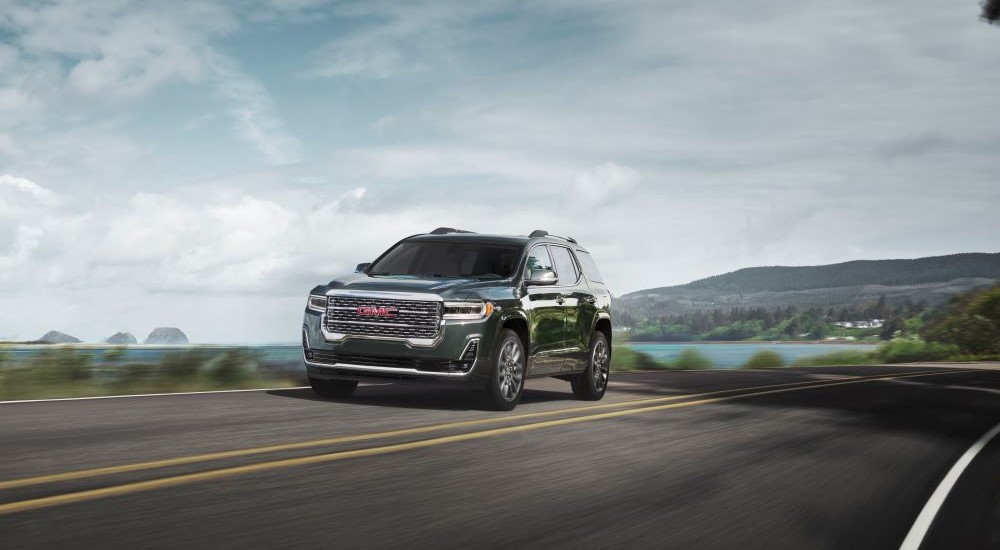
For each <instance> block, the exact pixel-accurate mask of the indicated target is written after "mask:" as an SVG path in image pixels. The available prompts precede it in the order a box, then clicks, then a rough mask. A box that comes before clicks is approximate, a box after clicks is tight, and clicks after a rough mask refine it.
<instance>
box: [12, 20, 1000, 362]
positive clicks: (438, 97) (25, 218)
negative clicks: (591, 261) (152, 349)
mask: <svg viewBox="0 0 1000 550" xmlns="http://www.w3.org/2000/svg"><path fill="white" fill-rule="evenodd" d="M978 13H979V6H978V3H977V2H975V1H974V0H944V1H940V2H913V1H911V0H885V1H882V2H871V1H869V0H845V1H841V2H822V1H813V2H795V3H792V2H788V1H787V0H757V1H751V2H745V1H736V0H720V1H717V2H698V1H692V0H685V1H673V0H650V1H602V0H557V1H549V2H520V1H505V0H482V1H476V2H468V1H465V0H443V1H434V2H411V1H407V2H381V1H378V0H363V1H359V2H324V1H313V0H292V1H285V2H278V1H273V2H266V1H263V0H257V1H255V2H251V1H245V2H221V1H220V2H211V1H199V2H188V1H170V2H167V1H163V2H123V1H118V0H96V1H89V0H70V1H61V0H55V1H52V0H48V1H45V2H22V1H18V0H0V336H3V337H9V338H21V339H29V338H37V337H38V336H40V335H41V334H42V333H43V332H45V331H47V330H50V329H57V330H62V331H65V332H68V333H71V334H74V335H76V336H78V337H80V338H82V339H84V340H88V341H97V340H100V339H102V338H104V337H106V336H108V335H109V334H111V333H113V332H116V331H119V330H121V331H132V332H134V333H135V334H136V335H137V336H138V337H139V338H140V339H142V338H143V337H144V336H145V335H146V334H147V333H148V332H149V331H150V330H151V329H152V328H153V327H155V326H163V325H173V326H178V327H181V328H182V329H183V330H185V331H186V332H187V333H188V334H189V336H190V337H191V339H192V340H194V341H199V342H276V341H294V340H295V338H296V334H297V330H298V329H297V327H298V326H299V322H300V315H301V310H302V307H303V301H304V298H305V293H306V292H307V291H308V289H309V288H310V287H311V286H312V285H313V284H316V283H318V282H323V281H326V280H328V279H329V278H331V277H332V276H334V275H336V274H339V273H342V272H345V271H349V270H350V269H351V267H352V266H353V265H354V264H355V263H358V262H361V261H366V260H370V259H371V258H372V257H374V256H375V255H376V254H377V253H379V252H380V251H381V250H382V249H384V248H385V247H386V246H388V245H389V244H391V243H392V242H394V241H395V240H397V239H398V238H400V237H403V236H406V235H409V234H412V233H417V232H423V231H427V230H429V229H431V228H434V227H437V226H441V225H449V226H456V227H462V228H468V229H472V230H476V231H482V232H499V233H514V234H524V233H527V232H529V231H531V230H532V229H535V228H544V229H548V230H549V231H552V232H554V233H559V234H568V235H572V236H574V237H577V238H578V239H579V240H580V241H581V242H582V243H583V244H584V245H586V246H588V247H589V248H590V249H591V250H592V251H593V252H594V254H595V256H596V257H597V259H598V261H599V263H600V264H601V267H602V269H603V271H605V274H606V276H607V277H608V279H609V280H610V281H611V282H612V285H613V288H614V290H616V291H617V293H619V294H622V293H625V292H629V291H633V290H638V289H641V288H646V287H651V286H663V285H668V284H678V283H684V282H688V281H690V280H693V279H697V278H700V277H704V276H709V275H714V274H718V273H722V272H726V271H731V270H733V269H737V268H740V267H746V266H753V265H774V264H792V265H796V264H799V265H801V264H818V263H830V262H837V261H844V260H850V259H859V258H908V257H918V256H924V255H933V254H944V253H953V252H965V251H997V250H998V249H1000V243H998V239H997V237H998V235H1000V216H998V215H997V207H998V206H1000V184H998V175H997V163H996V159H997V155H998V150H1000V125H998V124H997V123H996V119H995V116H996V113H997V112H998V110H1000V109H998V108H1000V95H998V94H997V90H998V89H1000V71H997V70H996V69H997V56H996V52H997V51H998V48H1000V30H998V29H997V28H993V27H989V26H987V25H985V24H983V23H981V22H979V21H978V20H977V15H978Z"/></svg>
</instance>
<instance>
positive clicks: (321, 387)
mask: <svg viewBox="0 0 1000 550" xmlns="http://www.w3.org/2000/svg"><path fill="white" fill-rule="evenodd" d="M309 385H310V386H312V389H313V393H315V394H316V395H318V396H320V397H325V398H344V397H350V396H351V394H353V393H354V390H355V388H357V387H358V381H357V380H320V379H319V378H312V377H309Z"/></svg>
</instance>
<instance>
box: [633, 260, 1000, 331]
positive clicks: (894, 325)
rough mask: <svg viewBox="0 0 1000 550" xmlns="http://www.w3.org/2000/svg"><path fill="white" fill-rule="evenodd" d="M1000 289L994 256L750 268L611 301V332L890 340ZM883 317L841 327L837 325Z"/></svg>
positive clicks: (999, 264) (999, 271) (999, 268)
mask: <svg viewBox="0 0 1000 550" xmlns="http://www.w3.org/2000/svg"><path fill="white" fill-rule="evenodd" d="M998 282H1000V254H979V253H975V254H953V255H949V256H936V257H930V258H919V259H915V260H872V261H869V260H863V261H853V262H845V263H841V264H832V265H824V266H807V267H754V268H748V269H741V270H738V271H734V272H732V273H726V274H724V275H717V276H715V277H708V278H706V279H701V280H698V281H694V282H692V283H688V284H685V285H678V286H672V287H661V288H656V289H650V290H643V291H639V292H633V293H631V294H626V295H625V296H622V297H621V298H620V299H618V300H617V301H616V302H615V305H614V309H615V317H616V323H615V324H616V325H617V326H618V327H620V328H622V329H625V330H630V331H631V333H632V337H633V338H634V339H640V340H669V341H678V340H744V339H751V338H756V339H810V340H815V339H823V338H830V337H838V338H876V339H877V338H880V337H881V338H888V337H892V336H893V334H895V333H897V332H899V331H900V330H903V331H908V332H913V331H915V330H916V329H918V328H919V326H920V324H921V321H920V318H922V315H923V314H924V313H926V312H929V311H931V310H933V309H934V308H936V307H938V306H942V305H944V304H946V303H947V302H948V300H949V299H950V298H951V297H953V296H956V295H959V294H963V293H968V292H971V291H974V290H976V289H981V288H985V287H989V286H991V285H994V284H997V283H998ZM872 319H881V320H883V321H884V322H885V326H884V327H882V326H873V327H870V328H867V329H864V330H845V329H843V327H838V326H837V325H836V323H838V322H841V323H843V322H845V321H859V320H872Z"/></svg>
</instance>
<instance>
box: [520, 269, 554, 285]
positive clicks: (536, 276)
mask: <svg viewBox="0 0 1000 550" xmlns="http://www.w3.org/2000/svg"><path fill="white" fill-rule="evenodd" d="M558 282H559V278H558V277H556V272H555V271H552V270H551V269H538V270H533V271H532V272H531V276H530V277H528V278H527V280H525V281H524V284H525V285H526V286H550V285H554V284H556V283H558Z"/></svg>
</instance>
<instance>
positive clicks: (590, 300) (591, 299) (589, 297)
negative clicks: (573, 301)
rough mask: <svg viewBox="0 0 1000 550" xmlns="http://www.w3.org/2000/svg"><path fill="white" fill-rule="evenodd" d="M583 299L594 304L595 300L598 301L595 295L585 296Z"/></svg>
mask: <svg viewBox="0 0 1000 550" xmlns="http://www.w3.org/2000/svg"><path fill="white" fill-rule="evenodd" d="M583 301H584V302H587V303H588V304H593V303H594V302H596V301H597V298H594V297H593V296H585V297H584V298H583Z"/></svg>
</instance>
